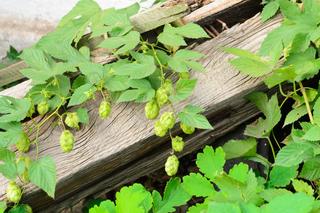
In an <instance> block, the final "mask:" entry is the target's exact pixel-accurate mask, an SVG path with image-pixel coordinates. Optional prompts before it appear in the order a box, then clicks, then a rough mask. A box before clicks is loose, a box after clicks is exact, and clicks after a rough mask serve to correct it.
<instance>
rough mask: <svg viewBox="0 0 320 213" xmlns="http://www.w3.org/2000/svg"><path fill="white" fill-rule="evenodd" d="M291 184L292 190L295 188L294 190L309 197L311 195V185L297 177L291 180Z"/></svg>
mask: <svg viewBox="0 0 320 213" xmlns="http://www.w3.org/2000/svg"><path fill="white" fill-rule="evenodd" d="M292 186H293V188H294V190H296V192H303V193H306V194H307V195H309V196H311V197H312V196H313V193H314V191H313V189H312V187H311V186H310V185H309V184H307V183H306V182H304V181H302V180H298V179H294V180H292Z"/></svg>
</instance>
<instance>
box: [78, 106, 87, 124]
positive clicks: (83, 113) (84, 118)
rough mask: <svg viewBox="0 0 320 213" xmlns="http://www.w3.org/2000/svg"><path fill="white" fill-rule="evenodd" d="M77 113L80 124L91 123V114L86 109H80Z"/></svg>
mask: <svg viewBox="0 0 320 213" xmlns="http://www.w3.org/2000/svg"><path fill="white" fill-rule="evenodd" d="M76 112H77V115H78V117H79V121H80V123H83V124H88V123H89V114H88V110H87V109H86V108H78V109H77V111H76Z"/></svg>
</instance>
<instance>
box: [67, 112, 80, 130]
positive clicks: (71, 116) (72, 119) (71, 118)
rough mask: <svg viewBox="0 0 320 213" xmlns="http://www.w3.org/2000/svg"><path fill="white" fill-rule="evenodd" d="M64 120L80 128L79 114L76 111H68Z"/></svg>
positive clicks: (70, 125) (73, 126) (72, 126)
mask: <svg viewBox="0 0 320 213" xmlns="http://www.w3.org/2000/svg"><path fill="white" fill-rule="evenodd" d="M64 122H65V123H66V124H67V126H68V127H71V128H77V129H78V128H79V122H80V121H79V116H78V114H77V113H76V112H68V113H67V116H66V119H65V120H64Z"/></svg>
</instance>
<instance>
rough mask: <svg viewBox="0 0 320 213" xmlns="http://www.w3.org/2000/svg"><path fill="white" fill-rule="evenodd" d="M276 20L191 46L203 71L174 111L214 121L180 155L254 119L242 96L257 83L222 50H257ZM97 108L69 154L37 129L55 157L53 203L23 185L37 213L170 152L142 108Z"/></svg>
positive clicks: (146, 168) (141, 169) (147, 167)
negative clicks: (106, 114) (102, 111)
mask: <svg viewBox="0 0 320 213" xmlns="http://www.w3.org/2000/svg"><path fill="white" fill-rule="evenodd" d="M279 22H280V18H276V19H274V20H272V21H269V22H266V23H263V24H262V23H260V18H259V17H258V16H257V17H254V18H252V19H250V20H249V21H247V22H245V23H244V24H241V25H239V26H235V27H233V28H230V29H228V30H226V31H225V32H223V33H222V34H220V35H219V36H218V37H216V38H214V39H211V40H209V41H207V42H205V43H203V44H201V45H199V46H198V47H196V48H195V49H196V50H197V51H200V52H202V53H203V54H204V55H205V58H204V59H202V60H201V62H202V64H203V65H204V66H205V67H206V72H205V73H195V74H194V76H195V77H197V78H198V79H199V80H198V81H199V82H201V83H199V84H198V85H197V87H196V88H195V91H194V94H193V95H192V97H191V98H190V99H189V100H187V101H185V102H183V103H181V104H179V105H178V106H175V107H176V108H177V110H179V109H181V108H182V107H183V106H184V105H186V104H189V103H191V104H197V105H200V106H202V107H203V108H204V109H205V110H206V115H207V116H208V118H209V119H210V120H212V121H214V123H213V124H214V125H216V127H215V128H216V129H215V130H213V131H198V132H197V134H194V135H193V136H192V138H190V141H194V142H195V143H191V142H188V146H187V149H186V152H184V153H183V155H184V154H186V153H188V152H191V151H193V150H195V149H197V148H199V147H200V146H202V145H203V144H205V143H206V142H207V140H208V139H209V138H211V137H213V138H214V137H216V136H218V135H220V134H224V133H226V132H228V131H231V130H232V129H233V128H234V127H235V126H237V125H238V124H239V123H241V122H243V121H245V120H247V119H248V118H250V117H252V116H253V115H255V113H256V111H254V110H253V108H252V106H251V105H248V104H247V102H246V101H245V100H244V99H243V96H244V95H245V94H247V93H249V92H250V91H252V90H255V89H257V88H261V80H260V79H252V78H250V77H248V76H244V75H242V74H240V73H239V72H238V71H236V70H234V69H233V68H232V67H231V66H230V65H229V63H228V61H229V59H230V58H232V56H231V55H229V54H226V53H224V52H222V51H221V47H226V46H229V47H239V48H244V49H248V50H251V51H256V50H257V49H258V47H259V46H260V43H261V41H262V40H263V38H264V37H265V36H266V34H267V33H268V32H269V31H270V30H272V29H274V28H275V27H276V26H278V25H279ZM15 95H17V94H15ZM98 104H99V100H96V101H93V102H91V103H89V104H88V105H87V107H88V109H89V113H90V123H89V125H88V126H86V127H84V128H82V129H81V130H80V131H78V132H75V135H76V140H77V141H76V144H75V149H74V151H72V152H71V153H69V154H63V153H62V152H61V150H60V147H59V144H58V140H59V139H58V138H59V135H60V133H61V129H60V128H58V127H52V126H50V125H48V126H47V127H46V128H44V129H42V130H41V137H40V141H41V142H40V147H39V151H40V156H44V155H50V156H53V157H54V159H55V161H56V163H57V172H58V183H57V191H56V200H52V199H50V198H48V197H47V196H45V195H44V193H43V192H41V191H40V190H39V189H38V188H36V187H34V186H32V185H27V186H26V188H25V197H24V200H25V201H26V202H28V203H30V204H31V205H32V206H33V207H34V208H35V210H36V211H40V210H42V211H45V212H48V211H49V210H50V209H55V208H56V207H57V206H59V205H60V204H61V205H62V204H66V203H68V202H69V203H73V202H76V201H77V200H79V199H81V198H83V197H85V196H87V195H89V194H92V193H96V192H98V191H99V190H104V189H111V188H112V187H114V186H116V185H118V184H119V183H122V182H125V181H127V180H129V179H131V178H133V177H137V176H138V175H141V174H142V173H144V174H145V173H146V172H150V171H152V170H154V169H156V168H159V167H160V166H161V165H163V164H162V163H163V162H164V159H165V158H166V157H167V156H168V153H169V145H170V144H169V142H168V138H158V137H155V136H154V134H153V131H152V128H153V122H151V121H148V120H146V119H145V117H144V110H143V108H144V107H143V106H142V105H136V104H117V105H114V106H113V111H112V115H111V117H110V118H109V119H108V120H101V119H99V118H98V113H97V106H98ZM165 110H168V109H165ZM178 131H179V130H178V128H176V129H174V134H177V133H179V132H178ZM198 143H199V144H198ZM32 153H34V151H32V152H31V155H32ZM0 182H1V183H3V184H1V186H0V197H1V198H2V199H3V198H4V190H5V186H6V184H5V183H6V180H5V179H3V178H2V179H0ZM96 186H98V187H96ZM49 207H50V208H49Z"/></svg>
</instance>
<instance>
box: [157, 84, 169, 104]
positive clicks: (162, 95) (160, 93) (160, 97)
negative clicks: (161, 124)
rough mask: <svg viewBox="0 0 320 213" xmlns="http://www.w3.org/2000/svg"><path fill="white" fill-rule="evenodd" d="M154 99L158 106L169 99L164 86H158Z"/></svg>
mask: <svg viewBox="0 0 320 213" xmlns="http://www.w3.org/2000/svg"><path fill="white" fill-rule="evenodd" d="M156 99H157V102H158V104H159V107H161V106H163V105H164V104H166V103H167V102H168V100H169V97H168V94H167V90H166V89H165V88H164V87H160V88H159V89H158V90H157V92H156Z"/></svg>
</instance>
